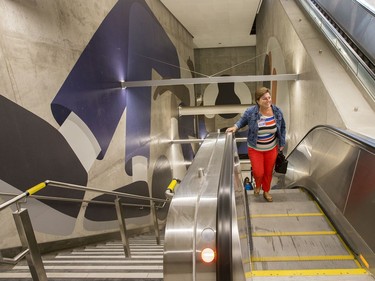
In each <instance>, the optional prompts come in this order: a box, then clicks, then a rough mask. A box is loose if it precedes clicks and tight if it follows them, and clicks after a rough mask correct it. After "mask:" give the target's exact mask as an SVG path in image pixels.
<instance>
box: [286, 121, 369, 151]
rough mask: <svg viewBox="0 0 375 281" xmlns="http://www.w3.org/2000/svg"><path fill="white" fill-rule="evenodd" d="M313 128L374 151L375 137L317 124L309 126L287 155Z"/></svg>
mask: <svg viewBox="0 0 375 281" xmlns="http://www.w3.org/2000/svg"><path fill="white" fill-rule="evenodd" d="M315 130H326V131H329V132H331V133H334V134H336V135H338V136H340V137H343V138H344V139H347V140H349V141H351V142H354V143H355V144H357V145H358V146H360V147H361V148H363V149H365V150H367V151H370V152H372V153H375V139H371V138H369V137H366V136H363V135H360V134H359V133H356V132H353V131H349V130H343V129H340V128H337V127H334V126H331V125H317V126H315V127H313V128H311V129H310V130H309V131H308V132H307V133H306V135H305V136H304V137H303V138H302V139H301V140H300V141H299V142H298V144H297V145H296V146H295V147H294V149H293V150H292V151H291V152H290V153H288V156H289V155H291V154H292V153H293V151H294V150H296V149H297V148H298V147H299V145H300V144H301V143H303V142H304V140H305V139H306V138H307V137H308V135H309V134H310V133H311V132H313V131H315Z"/></svg>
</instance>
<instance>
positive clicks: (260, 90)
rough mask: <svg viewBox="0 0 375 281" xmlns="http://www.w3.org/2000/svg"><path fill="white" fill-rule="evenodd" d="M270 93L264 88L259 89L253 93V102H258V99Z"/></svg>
mask: <svg viewBox="0 0 375 281" xmlns="http://www.w3.org/2000/svg"><path fill="white" fill-rule="evenodd" d="M269 92H270V89H268V88H266V87H260V88H258V89H257V90H256V92H255V100H256V101H258V100H260V98H261V97H262V96H263V95H264V94H266V93H269Z"/></svg>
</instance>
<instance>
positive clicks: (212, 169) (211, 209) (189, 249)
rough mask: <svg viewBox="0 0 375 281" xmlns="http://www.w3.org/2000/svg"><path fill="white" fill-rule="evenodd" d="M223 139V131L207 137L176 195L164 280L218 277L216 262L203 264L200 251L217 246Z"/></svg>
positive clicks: (170, 213)
mask: <svg viewBox="0 0 375 281" xmlns="http://www.w3.org/2000/svg"><path fill="white" fill-rule="evenodd" d="M223 142H225V136H224V137H223V134H222V135H221V136H220V135H219V134H210V135H209V136H208V137H207V138H206V139H205V140H204V142H203V143H202V145H201V147H200V149H199V150H198V152H197V154H196V156H195V158H194V161H193V163H192V165H191V166H190V168H189V170H188V172H187V174H186V176H185V177H184V179H183V180H182V181H181V183H180V185H179V186H178V187H177V190H176V192H175V194H174V197H173V199H172V202H171V205H170V207H169V211H168V218H167V224H166V229H165V238H164V280H165V281H169V280H173V281H175V280H203V279H204V280H216V264H215V262H213V263H211V264H205V263H203V262H202V260H201V257H200V254H201V250H202V248H204V247H211V248H213V249H214V248H215V243H216V206H217V187H218V184H219V173H220V168H221V165H222V161H221V158H222V155H223V148H224V145H223ZM197 218H199V220H197ZM197 275H199V276H197Z"/></svg>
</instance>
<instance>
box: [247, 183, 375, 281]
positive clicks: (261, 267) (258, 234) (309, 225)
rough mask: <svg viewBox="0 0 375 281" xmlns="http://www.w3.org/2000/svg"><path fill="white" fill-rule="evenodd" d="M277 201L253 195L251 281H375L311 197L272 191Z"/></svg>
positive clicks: (303, 193) (284, 191)
mask: <svg viewBox="0 0 375 281" xmlns="http://www.w3.org/2000/svg"><path fill="white" fill-rule="evenodd" d="M271 194H272V196H273V198H274V202H272V203H269V202H266V201H265V199H264V198H263V196H262V194H260V196H254V194H253V193H252V192H249V196H248V199H249V208H250V217H251V232H252V236H253V238H252V239H253V251H252V256H251V268H252V272H248V273H247V280H254V281H257V280H262V281H268V280H269V281H271V280H275V281H276V280H277V281H283V280H288V281H291V280H292V281H300V280H304V281H306V280H314V281H331V280H335V281H336V280H342V281H347V280H350V281H354V280H355V281H370V280H371V281H374V280H375V279H374V278H373V276H372V275H370V274H369V273H368V272H367V271H366V270H365V269H363V268H362V267H361V265H360V263H359V262H358V261H357V260H356V258H355V257H354V255H353V254H352V253H351V251H350V250H349V248H348V247H347V246H346V245H345V243H344V242H343V241H342V239H341V238H340V237H339V235H338V234H337V233H336V230H335V229H334V228H333V226H332V225H331V223H330V222H329V220H328V218H327V217H326V216H325V214H324V213H323V212H322V210H321V209H320V208H319V206H318V205H317V203H316V202H315V201H313V199H312V198H311V196H310V195H309V194H308V193H306V192H304V191H302V190H299V189H294V190H290V189H289V190H288V189H283V190H272V192H271Z"/></svg>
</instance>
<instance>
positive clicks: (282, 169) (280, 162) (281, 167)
mask: <svg viewBox="0 0 375 281" xmlns="http://www.w3.org/2000/svg"><path fill="white" fill-rule="evenodd" d="M287 169H288V160H286V158H285V155H284V154H283V152H282V151H279V153H278V154H277V157H276V162H275V172H276V173H280V174H286V170H287Z"/></svg>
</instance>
